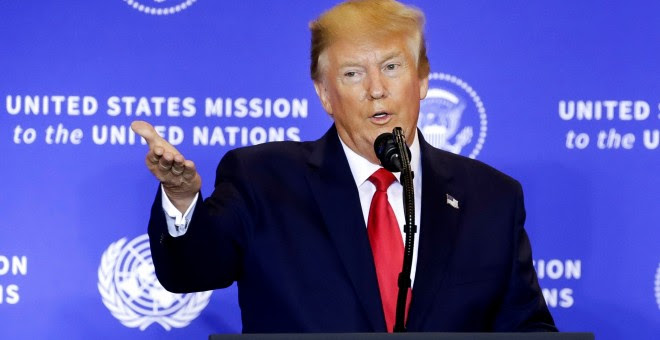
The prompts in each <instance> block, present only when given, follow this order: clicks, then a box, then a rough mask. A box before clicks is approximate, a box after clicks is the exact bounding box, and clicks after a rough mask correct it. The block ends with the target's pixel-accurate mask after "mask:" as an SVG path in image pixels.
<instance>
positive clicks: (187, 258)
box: [148, 152, 251, 293]
mask: <svg viewBox="0 0 660 340" xmlns="http://www.w3.org/2000/svg"><path fill="white" fill-rule="evenodd" d="M244 174H245V171H244V170H243V169H242V167H241V163H240V161H239V159H237V158H236V157H235V155H234V153H233V152H229V153H227V154H226V155H225V157H223V159H222V161H221V162H220V164H219V165H218V169H217V171H216V182H215V190H214V192H213V194H212V195H211V197H209V198H208V199H206V200H205V201H202V198H201V197H202V195H201V194H200V195H198V199H197V202H196V206H195V209H194V211H193V213H192V218H191V220H190V224H189V225H188V230H187V231H186V233H185V234H184V235H183V236H180V237H176V238H175V237H172V236H171V235H170V234H169V232H168V230H167V222H166V220H165V213H164V212H163V208H162V205H161V192H160V190H159V191H158V193H157V195H156V199H155V201H154V204H153V206H152V209H151V217H150V220H149V228H148V231H149V240H150V245H151V254H152V258H153V262H154V266H155V269H156V276H157V277H158V280H159V281H160V283H161V284H162V285H163V287H164V288H165V289H167V290H168V291H171V292H175V293H187V292H195V291H205V290H211V289H217V288H224V287H228V286H229V285H231V284H232V283H233V282H234V281H236V280H238V279H239V278H240V275H241V270H242V263H243V258H244V256H245V252H246V248H247V238H248V237H247V230H248V226H249V225H250V224H251V218H250V214H249V213H248V211H249V208H248V204H247V203H246V202H247V201H248V199H247V197H248V196H249V195H248V194H247V192H248V184H249V182H248V181H247V180H245V177H246V176H244Z"/></svg>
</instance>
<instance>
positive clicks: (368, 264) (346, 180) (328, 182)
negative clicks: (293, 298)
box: [307, 125, 385, 331]
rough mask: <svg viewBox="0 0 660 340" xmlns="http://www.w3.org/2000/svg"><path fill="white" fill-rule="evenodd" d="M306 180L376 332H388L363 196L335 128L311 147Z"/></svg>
mask: <svg viewBox="0 0 660 340" xmlns="http://www.w3.org/2000/svg"><path fill="white" fill-rule="evenodd" d="M312 145H313V146H312V149H311V150H310V156H309V166H310V171H309V172H308V175H307V179H308V181H309V183H310V187H311V189H312V192H313V194H314V198H315V199H316V202H317V204H318V206H319V209H320V210H321V214H322V215H323V220H324V222H325V226H326V228H327V230H328V233H329V235H330V238H331V239H332V242H333V243H334V245H335V247H336V249H337V252H338V253H339V257H340V258H341V260H342V262H343V265H344V268H345V269H346V272H347V274H348V276H349V277H350V280H351V283H352V284H353V287H354V289H355V294H356V295H357V296H358V298H359V299H360V302H361V303H362V306H363V307H364V312H365V314H366V315H367V318H368V319H369V320H370V322H371V327H372V328H373V330H374V331H379V330H384V329H385V320H384V317H383V310H382V305H381V302H380V295H379V293H378V281H377V279H376V271H375V268H374V265H373V256H372V254H371V246H370V245H369V239H368V237H367V232H366V226H365V224H364V217H363V216H362V210H361V208H360V197H359V193H358V190H357V188H356V186H355V181H354V179H353V175H352V174H351V170H350V167H349V165H348V161H347V160H346V155H345V154H344V151H343V149H342V147H341V144H340V141H339V137H338V135H337V130H336V128H335V127H334V125H333V126H332V127H331V128H330V130H328V132H327V133H326V134H325V135H324V136H323V137H322V138H321V139H320V140H318V141H317V142H315V143H314V144H312Z"/></svg>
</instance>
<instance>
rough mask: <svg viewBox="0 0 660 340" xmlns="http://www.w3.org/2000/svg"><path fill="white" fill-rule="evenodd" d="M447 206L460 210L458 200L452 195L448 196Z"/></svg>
mask: <svg viewBox="0 0 660 340" xmlns="http://www.w3.org/2000/svg"><path fill="white" fill-rule="evenodd" d="M447 204H449V205H451V206H452V208H454V209H458V200H457V199H455V198H454V197H453V196H452V195H450V194H447Z"/></svg>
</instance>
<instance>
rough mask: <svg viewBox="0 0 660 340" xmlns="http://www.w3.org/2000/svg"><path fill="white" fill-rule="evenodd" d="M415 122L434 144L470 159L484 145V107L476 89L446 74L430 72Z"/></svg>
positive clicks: (486, 125) (428, 140)
mask: <svg viewBox="0 0 660 340" xmlns="http://www.w3.org/2000/svg"><path fill="white" fill-rule="evenodd" d="M417 125H418V127H419V129H420V131H422V134H423V135H424V138H425V139H426V141H427V142H429V143H430V144H431V145H433V146H434V147H436V148H438V149H443V150H446V151H449V152H453V153H455V154H464V155H467V156H468V157H470V158H475V157H477V155H478V154H479V152H480V151H481V149H482V148H483V145H484V142H485V141H486V132H487V130H488V120H487V117H486V108H485V107H484V104H483V103H482V102H481V98H479V95H477V92H476V91H475V90H474V89H472V87H471V86H470V85H468V84H467V83H466V82H464V81H463V80H461V79H459V78H458V77H456V76H452V75H449V74H445V73H431V74H429V91H428V93H427V95H426V98H425V99H424V100H422V102H421V104H420V107H419V121H418V123H417ZM475 134H476V135H475ZM466 150H469V151H466Z"/></svg>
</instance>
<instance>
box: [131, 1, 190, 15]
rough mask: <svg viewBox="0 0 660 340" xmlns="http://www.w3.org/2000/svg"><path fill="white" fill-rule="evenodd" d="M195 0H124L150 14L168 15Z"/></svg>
mask: <svg viewBox="0 0 660 340" xmlns="http://www.w3.org/2000/svg"><path fill="white" fill-rule="evenodd" d="M195 1H197V0H174V1H171V0H170V1H167V0H151V1H149V0H124V2H125V3H126V4H128V5H129V6H131V7H133V8H134V9H136V10H138V11H140V12H142V13H146V14H152V15H169V14H174V13H179V12H181V11H183V10H184V9H186V8H188V7H190V6H192V4H194V3H195Z"/></svg>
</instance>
